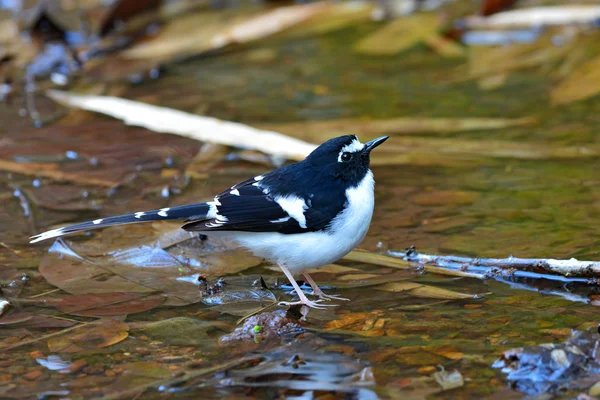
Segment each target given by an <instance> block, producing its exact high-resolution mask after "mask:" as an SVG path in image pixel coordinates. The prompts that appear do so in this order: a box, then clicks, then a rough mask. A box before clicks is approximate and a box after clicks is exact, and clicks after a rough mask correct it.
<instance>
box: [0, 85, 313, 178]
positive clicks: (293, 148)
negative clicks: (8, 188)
mask: <svg viewBox="0 0 600 400" xmlns="http://www.w3.org/2000/svg"><path fill="white" fill-rule="evenodd" d="M47 94H48V96H50V97H51V98H52V99H53V100H55V101H57V102H59V103H61V104H63V105H66V106H70V107H77V108H83V109H86V110H89V111H95V112H99V113H103V114H107V115H110V116H112V117H114V118H118V119H122V120H123V121H124V122H125V123H126V124H127V125H135V126H142V127H144V128H147V129H150V130H152V131H155V132H159V133H172V134H175V135H180V136H185V137H188V138H192V139H195V140H200V141H203V142H210V143H218V144H224V145H227V146H234V147H242V148H247V149H253V150H259V151H262V152H265V153H267V154H273V155H279V156H283V157H287V158H290V159H294V160H302V159H304V158H305V157H306V156H307V155H308V154H309V153H310V152H311V151H313V150H314V149H315V148H316V146H315V145H313V144H310V143H306V142H303V141H301V140H298V139H294V138H290V137H287V136H285V135H282V134H280V133H277V132H271V131H264V130H260V129H256V128H252V127H250V126H247V125H243V124H240V123H237V122H229V121H222V120H219V119H216V118H211V117H203V116H200V115H194V114H189V113H186V112H183V111H179V110H174V109H171V108H166V107H158V106H154V105H151V104H145V103H141V102H138V101H133V100H127V99H122V98H118V97H109V96H92V95H77V94H71V93H68V92H61V91H58V90H50V91H48V92H47ZM0 169H1V165H0Z"/></svg>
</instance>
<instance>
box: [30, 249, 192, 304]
mask: <svg viewBox="0 0 600 400" xmlns="http://www.w3.org/2000/svg"><path fill="white" fill-rule="evenodd" d="M142 261H143V262H142ZM39 270H40V273H41V274H42V275H43V276H44V278H46V280H48V282H50V283H51V284H53V285H54V286H57V287H59V288H61V289H63V290H64V291H66V292H69V293H71V294H75V295H85V294H90V293H114V292H115V291H118V292H129V293H147V294H150V293H164V294H165V295H166V296H167V300H166V302H165V304H168V305H187V304H191V303H196V302H198V301H200V300H201V296H200V293H199V292H198V288H197V285H196V284H194V283H190V282H187V281H185V280H181V279H180V278H182V277H184V276H186V272H187V274H191V273H192V271H191V270H190V268H189V267H187V268H185V267H184V266H183V264H181V263H180V262H179V261H177V260H176V259H175V258H173V256H171V255H170V254H168V253H167V252H165V251H164V250H162V249H159V248H154V249H150V250H149V248H147V247H140V248H135V249H129V250H127V251H125V252H121V253H118V252H117V253H115V254H113V255H109V256H106V257H95V258H90V259H87V258H84V257H81V256H79V255H78V254H77V253H74V252H73V251H72V250H71V249H70V248H69V247H67V246H66V244H65V243H64V242H63V241H60V240H59V241H57V242H56V243H55V244H54V245H53V246H52V247H51V248H50V251H49V252H48V253H47V254H46V255H45V256H44V258H43V259H42V262H41V264H40V268H39Z"/></svg>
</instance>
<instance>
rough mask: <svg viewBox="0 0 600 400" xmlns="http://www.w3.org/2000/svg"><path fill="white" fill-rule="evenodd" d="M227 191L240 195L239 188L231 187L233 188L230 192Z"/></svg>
mask: <svg viewBox="0 0 600 400" xmlns="http://www.w3.org/2000/svg"><path fill="white" fill-rule="evenodd" d="M229 193H231V194H232V195H234V196H239V195H240V191H239V190H237V189H233V190H232V191H231V192H229Z"/></svg>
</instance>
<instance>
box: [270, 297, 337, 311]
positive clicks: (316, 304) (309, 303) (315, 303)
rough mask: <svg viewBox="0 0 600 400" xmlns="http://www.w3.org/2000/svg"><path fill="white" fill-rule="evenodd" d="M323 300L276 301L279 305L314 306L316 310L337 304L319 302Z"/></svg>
mask: <svg viewBox="0 0 600 400" xmlns="http://www.w3.org/2000/svg"><path fill="white" fill-rule="evenodd" d="M323 301H324V300H321V299H319V300H315V301H311V300H308V299H306V300H300V301H280V302H279V303H278V305H280V306H295V305H297V304H300V305H304V306H307V307H310V308H315V309H317V310H324V309H326V308H327V307H337V304H319V303H321V302H323Z"/></svg>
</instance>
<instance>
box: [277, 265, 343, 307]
mask: <svg viewBox="0 0 600 400" xmlns="http://www.w3.org/2000/svg"><path fill="white" fill-rule="evenodd" d="M279 268H281V270H282V271H283V273H284V274H285V276H287V278H288V279H289V281H290V283H291V284H292V286H293V287H294V290H295V291H296V293H297V294H298V297H299V298H300V301H292V302H289V301H280V302H279V305H282V306H293V305H295V304H303V305H305V306H307V307H311V308H318V309H323V308H325V306H332V305H334V304H319V303H320V302H322V301H323V300H315V301H311V300H309V299H308V298H307V297H306V295H305V294H304V292H303V291H302V289H300V286H298V284H297V283H296V280H295V279H294V276H293V275H292V273H291V272H290V270H289V269H287V267H286V266H284V265H281V264H279Z"/></svg>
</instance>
